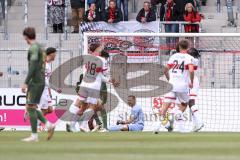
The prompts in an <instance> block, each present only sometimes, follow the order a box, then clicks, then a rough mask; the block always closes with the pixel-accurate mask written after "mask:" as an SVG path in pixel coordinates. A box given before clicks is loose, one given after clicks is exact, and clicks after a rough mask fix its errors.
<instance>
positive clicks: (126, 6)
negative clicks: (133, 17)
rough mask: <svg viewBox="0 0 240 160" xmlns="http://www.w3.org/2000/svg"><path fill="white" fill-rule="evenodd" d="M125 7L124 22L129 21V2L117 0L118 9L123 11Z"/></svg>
mask: <svg viewBox="0 0 240 160" xmlns="http://www.w3.org/2000/svg"><path fill="white" fill-rule="evenodd" d="M121 4H122V6H123V20H124V21H128V0H117V7H118V8H119V9H120V10H121V8H122V6H121Z"/></svg>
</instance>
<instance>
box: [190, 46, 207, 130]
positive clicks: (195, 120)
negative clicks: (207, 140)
mask: <svg viewBox="0 0 240 160" xmlns="http://www.w3.org/2000/svg"><path fill="white" fill-rule="evenodd" d="M188 54H190V55H191V56H193V57H194V59H193V65H194V70H195V71H197V70H198V64H199V57H200V54H199V51H198V50H197V49H195V48H190V49H188ZM199 86H200V85H199V80H198V77H197V76H196V74H195V76H194V81H193V88H192V89H190V91H189V108H190V111H191V113H192V118H193V125H194V126H193V131H194V132H197V131H199V130H200V129H202V127H203V126H204V124H203V122H202V120H201V118H200V116H199V111H198V107H197V106H196V104H195V103H196V98H197V95H198V90H199Z"/></svg>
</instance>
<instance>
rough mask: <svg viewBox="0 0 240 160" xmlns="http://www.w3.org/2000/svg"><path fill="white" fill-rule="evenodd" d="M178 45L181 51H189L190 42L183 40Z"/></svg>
mask: <svg viewBox="0 0 240 160" xmlns="http://www.w3.org/2000/svg"><path fill="white" fill-rule="evenodd" d="M178 45H179V50H180V49H183V50H187V49H188V47H189V42H188V40H186V39H183V40H181V41H180V42H178Z"/></svg>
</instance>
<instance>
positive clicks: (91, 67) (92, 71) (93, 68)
mask: <svg viewBox="0 0 240 160" xmlns="http://www.w3.org/2000/svg"><path fill="white" fill-rule="evenodd" d="M89 64H90V62H88V69H87V72H88V73H89V74H90V75H95V73H96V68H97V64H96V63H91V65H89Z"/></svg>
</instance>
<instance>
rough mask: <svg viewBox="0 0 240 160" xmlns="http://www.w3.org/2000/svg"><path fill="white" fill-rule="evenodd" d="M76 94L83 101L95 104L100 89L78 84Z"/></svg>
mask: <svg viewBox="0 0 240 160" xmlns="http://www.w3.org/2000/svg"><path fill="white" fill-rule="evenodd" d="M78 95H79V99H80V100H81V101H84V102H85V103H90V104H97V101H98V99H99V97H100V90H95V89H91V88H86V87H82V86H80V89H79V92H78Z"/></svg>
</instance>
